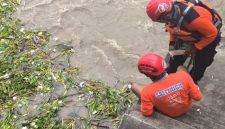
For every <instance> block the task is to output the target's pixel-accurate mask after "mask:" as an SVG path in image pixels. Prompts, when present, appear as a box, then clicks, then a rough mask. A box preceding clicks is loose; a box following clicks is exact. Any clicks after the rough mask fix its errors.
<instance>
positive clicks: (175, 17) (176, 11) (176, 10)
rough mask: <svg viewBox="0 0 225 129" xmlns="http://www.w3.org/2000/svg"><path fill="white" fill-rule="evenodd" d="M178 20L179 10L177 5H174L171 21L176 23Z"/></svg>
mask: <svg viewBox="0 0 225 129" xmlns="http://www.w3.org/2000/svg"><path fill="white" fill-rule="evenodd" d="M179 18H180V9H179V7H178V6H177V5H174V10H173V14H172V16H171V20H172V21H178V20H179Z"/></svg>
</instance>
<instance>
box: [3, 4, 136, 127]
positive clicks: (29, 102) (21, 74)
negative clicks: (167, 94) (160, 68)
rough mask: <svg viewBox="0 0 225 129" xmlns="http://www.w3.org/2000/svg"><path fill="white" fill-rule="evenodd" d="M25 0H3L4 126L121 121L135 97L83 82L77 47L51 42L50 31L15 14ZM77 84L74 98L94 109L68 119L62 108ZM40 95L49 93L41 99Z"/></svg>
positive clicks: (99, 125) (88, 108)
mask: <svg viewBox="0 0 225 129" xmlns="http://www.w3.org/2000/svg"><path fill="white" fill-rule="evenodd" d="M19 2H20V1H19V0H0V20H1V21H0V66H1V67H0V128H1V129H14V128H22V129H31V128H32V129H36V128H38V129H72V128H74V129H75V128H76V129H78V128H81V129H84V128H85V129H88V128H99V127H105V126H103V125H101V123H102V122H106V121H111V122H115V123H118V122H119V121H120V119H119V117H120V115H121V113H123V112H124V111H125V110H126V109H127V107H129V106H130V105H132V103H133V101H134V98H135V97H134V96H133V95H132V94H131V93H130V92H129V91H127V90H125V89H124V90H123V89H117V88H113V87H109V86H107V85H105V84H104V83H102V82H99V81H91V80H89V81H84V82H82V83H78V82H77V78H78V75H79V72H80V69H79V68H77V67H74V66H72V65H71V64H70V55H71V54H73V53H74V52H75V50H74V48H73V47H71V46H67V45H59V46H58V47H56V48H51V47H49V46H48V41H49V38H50V36H51V34H50V33H48V32H46V31H42V30H39V31H38V30H35V31H27V30H26V29H24V28H23V24H22V22H21V21H20V20H19V19H16V18H14V17H13V12H14V11H15V10H16V7H17V6H18V5H19ZM59 59H60V60H62V59H63V62H62V61H58V60H59ZM56 85H58V86H61V87H63V93H62V94H60V95H59V96H58V97H53V96H52V93H53V92H54V90H55V87H56ZM71 88H73V89H75V90H76V91H77V93H78V94H79V97H75V98H74V99H77V100H80V101H83V102H84V103H85V108H87V110H88V115H87V116H86V117H84V116H79V115H76V116H73V117H72V118H71V119H68V120H65V121H64V120H62V119H60V118H59V117H58V116H57V113H58V112H59V111H60V109H61V108H62V107H63V106H64V105H65V104H66V102H65V99H66V98H67V96H68V91H69V90H70V89H71ZM37 95H39V96H42V97H43V98H44V99H43V100H42V101H38V100H37V99H35V96H37ZM35 102H38V104H37V103H35Z"/></svg>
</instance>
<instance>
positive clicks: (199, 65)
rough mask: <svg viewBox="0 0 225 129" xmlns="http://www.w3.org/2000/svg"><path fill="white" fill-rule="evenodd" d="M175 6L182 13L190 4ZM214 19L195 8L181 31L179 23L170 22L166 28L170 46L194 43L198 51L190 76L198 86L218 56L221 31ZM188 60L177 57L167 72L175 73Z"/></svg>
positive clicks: (185, 18) (202, 10) (170, 63)
mask: <svg viewBox="0 0 225 129" xmlns="http://www.w3.org/2000/svg"><path fill="white" fill-rule="evenodd" d="M175 5H177V6H178V7H179V9H180V12H184V10H185V9H186V8H187V7H188V4H185V3H179V2H178V3H175ZM215 17H216V16H215ZM213 19H215V18H214V17H213V16H212V14H211V12H210V11H209V10H207V9H206V8H203V7H200V6H193V7H192V8H191V9H190V10H189V12H188V13H187V14H186V15H185V16H184V20H183V22H182V24H181V27H180V30H179V31H178V29H176V28H177V24H178V23H177V22H173V23H172V22H170V23H168V25H167V26H166V30H167V31H168V32H169V33H170V45H173V44H174V43H175V41H178V42H180V41H181V42H183V43H188V42H191V43H194V46H195V48H196V49H197V51H196V53H195V58H194V62H195V63H194V66H193V68H192V69H191V71H190V74H191V76H192V78H193V80H194V81H195V83H196V84H197V83H198V81H199V80H200V79H201V78H202V77H203V75H204V72H205V70H206V68H207V67H208V66H210V65H211V64H212V62H213V59H214V56H215V54H216V50H215V48H216V46H217V45H218V44H219V42H220V40H221V36H220V31H219V30H217V28H216V26H215V25H214V21H213ZM178 44H179V43H178ZM176 49H179V48H176ZM186 58H187V56H176V57H174V58H173V59H170V61H169V68H168V71H167V72H168V73H174V72H175V71H176V69H177V67H178V66H179V65H183V63H184V62H185V60H186Z"/></svg>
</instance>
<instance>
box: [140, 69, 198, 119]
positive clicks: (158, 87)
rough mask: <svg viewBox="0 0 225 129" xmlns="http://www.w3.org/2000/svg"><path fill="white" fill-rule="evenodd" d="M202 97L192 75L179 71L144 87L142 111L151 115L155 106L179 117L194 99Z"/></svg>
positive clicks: (163, 111)
mask: <svg viewBox="0 0 225 129" xmlns="http://www.w3.org/2000/svg"><path fill="white" fill-rule="evenodd" d="M201 98H202V94H201V92H200V90H199V88H198V86H197V85H195V83H194V82H193V80H192V78H191V76H190V75H189V74H188V73H186V72H184V71H179V72H176V73H172V74H170V75H168V76H167V77H166V78H165V79H163V80H161V81H158V82H154V83H151V84H149V85H147V86H145V87H144V89H143V91H142V93H141V112H142V113H143V115H145V116H149V115H151V114H152V113H153V107H154V108H156V109H157V110H158V111H159V112H161V113H163V114H166V115H168V116H170V117H177V116H180V115H182V114H184V113H186V112H187V111H188V110H189V109H190V108H191V107H192V99H193V100H196V101H199V100H201Z"/></svg>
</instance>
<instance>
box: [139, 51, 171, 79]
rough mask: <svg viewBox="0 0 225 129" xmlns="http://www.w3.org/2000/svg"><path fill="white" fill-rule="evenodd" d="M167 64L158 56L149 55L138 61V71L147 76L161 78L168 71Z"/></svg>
mask: <svg viewBox="0 0 225 129" xmlns="http://www.w3.org/2000/svg"><path fill="white" fill-rule="evenodd" d="M166 67H167V66H166V62H165V61H164V59H163V58H162V57H161V56H160V55H157V54H154V53H147V54H144V55H142V56H141V57H140V59H139V60H138V70H139V72H140V73H144V74H145V75H152V76H159V75H161V74H162V73H164V72H165V71H166Z"/></svg>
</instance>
